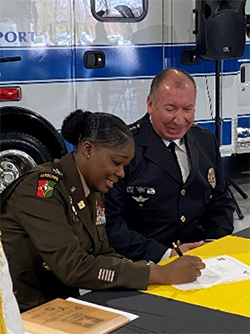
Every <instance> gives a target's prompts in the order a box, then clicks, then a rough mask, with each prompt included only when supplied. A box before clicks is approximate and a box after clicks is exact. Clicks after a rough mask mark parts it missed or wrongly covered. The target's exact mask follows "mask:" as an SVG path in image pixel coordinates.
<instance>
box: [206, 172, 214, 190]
mask: <svg viewBox="0 0 250 334" xmlns="http://www.w3.org/2000/svg"><path fill="white" fill-rule="evenodd" d="M207 178H208V182H209V184H210V185H211V187H212V188H215V186H216V177H215V171H214V168H213V167H211V168H209V170H208V175H207Z"/></svg>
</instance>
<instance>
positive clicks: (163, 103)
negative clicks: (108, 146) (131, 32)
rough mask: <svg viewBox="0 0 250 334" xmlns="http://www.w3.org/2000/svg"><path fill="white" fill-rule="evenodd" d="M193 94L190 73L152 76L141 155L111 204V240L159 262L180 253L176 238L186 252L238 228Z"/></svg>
mask: <svg viewBox="0 0 250 334" xmlns="http://www.w3.org/2000/svg"><path fill="white" fill-rule="evenodd" d="M195 98H196V85H195V81H194V80H193V78H192V77H191V76H190V75H189V74H187V73H186V72H184V71H182V70H179V69H168V70H164V71H162V72H161V73H159V74H158V75H157V76H156V77H155V79H154V80H153V81H152V84H151V90H150V94H149V95H148V98H147V108H148V113H147V114H146V115H145V116H144V117H143V118H141V119H140V120H139V121H137V122H135V123H134V124H133V125H131V130H132V133H133V136H134V140H135V156H134V158H133V160H132V161H131V162H130V164H129V165H128V166H127V167H126V169H125V178H124V179H122V180H119V182H118V183H117V184H116V185H114V187H113V189H111V190H110V192H109V193H108V194H106V204H105V207H106V216H107V224H106V229H107V233H108V237H109V241H110V244H111V245H112V246H113V247H114V248H115V249H116V251H117V252H118V253H120V254H123V255H124V256H126V257H129V258H131V259H133V260H139V259H146V260H151V261H153V262H159V261H160V260H163V259H165V258H167V257H169V256H172V255H175V254H176V253H175V251H174V250H173V249H171V248H172V243H173V242H176V241H177V240H180V241H181V243H182V245H181V246H180V247H181V250H182V251H183V252H185V251H187V250H189V249H192V248H195V247H198V246H200V245H202V244H204V240H206V239H217V238H221V237H223V236H225V235H228V234H231V233H232V231H233V211H234V206H233V202H232V199H231V197H230V195H229V193H228V185H227V182H226V179H225V174H224V169H223V162H222V160H221V156H220V152H219V147H218V145H217V142H216V138H215V136H214V135H213V133H212V132H210V131H208V130H206V129H204V128H202V127H200V126H197V125H194V124H193V121H194V112H195ZM170 143H171V144H170ZM169 145H170V147H171V146H173V145H174V152H173V154H172V153H171V151H170V147H169ZM176 156H177V162H176ZM174 157H175V158H174Z"/></svg>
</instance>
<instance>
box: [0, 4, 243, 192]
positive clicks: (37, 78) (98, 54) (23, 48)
mask: <svg viewBox="0 0 250 334" xmlns="http://www.w3.org/2000/svg"><path fill="white" fill-rule="evenodd" d="M120 3H122V4H123V5H126V6H128V7H130V8H131V9H132V11H133V16H134V18H133V19H132V20H131V19H130V18H128V19H126V18H127V17H128V16H129V12H127V11H125V12H124V11H118V10H117V9H115V6H116V5H117V4H120ZM107 8H108V11H107ZM194 9H195V1H194V0H148V1H146V0H133V1H132V0H131V1H127V0H123V1H116V0H106V1H104V0H96V1H95V0H1V11H0V52H1V53H0V58H1V63H0V89H1V96H2V100H1V102H0V108H1V122H2V125H1V130H2V133H1V153H0V158H1V162H0V177H1V181H0V191H1V189H4V187H6V185H8V184H9V183H10V182H12V180H13V179H15V178H16V177H17V176H19V175H20V174H21V173H22V172H24V171H25V170H27V169H29V168H30V167H32V165H35V164H37V163H41V162H43V161H48V160H51V159H54V158H59V157H60V156H61V155H62V154H64V153H65V152H66V151H67V149H70V146H69V145H67V149H66V147H65V146H64V143H63V142H62V139H61V137H60V136H59V135H58V131H60V128H61V125H62V120H63V119H64V117H65V116H66V115H68V114H69V113H70V112H71V111H73V110H75V109H76V108H81V109H85V110H90V111H105V112H110V113H113V114H116V115H118V116H120V117H121V118H122V119H123V120H124V121H125V122H126V123H128V124H129V123H132V122H133V121H135V120H136V119H138V118H139V117H141V116H142V115H143V114H144V113H145V112H146V97H147V94H148V93H149V85H150V82H151V80H152V78H153V77H154V76H155V75H156V74H157V73H158V72H160V71H161V70H162V69H164V68H168V67H179V68H182V69H184V70H186V71H187V72H189V73H190V74H191V75H192V76H193V77H194V78H195V80H196V83H197V103H196V113H195V120H196V122H197V123H199V124H200V125H203V126H205V127H207V128H209V129H211V130H212V131H214V127H215V116H216V110H215V109H216V108H215V95H216V92H215V78H216V73H215V61H214V60H204V59H202V58H200V59H198V60H197V62H195V63H193V64H192V63H191V64H188V65H185V64H183V61H182V59H181V54H182V52H183V50H186V49H187V50H188V49H191V50H193V49H195V35H194V33H193V31H194V29H195V19H194V13H193V10H194ZM105 10H106V13H108V14H109V15H106V14H105V15H103V16H98V15H101V14H99V13H100V11H103V12H104V11H105ZM103 12H102V13H103ZM246 13H247V14H250V0H248V1H247V3H246ZM93 64H94V65H93ZM92 65H93V66H92ZM220 66H221V68H220V85H221V87H220V88H221V90H220V91H221V96H220V109H221V110H220V117H221V152H222V155H231V154H236V153H243V152H250V131H249V129H250V40H249V37H246V45H245V51H244V54H243V55H242V56H241V57H240V58H237V59H227V60H221V61H220ZM12 88H13V89H14V90H12ZM8 96H10V98H8ZM55 132H57V134H55ZM242 133H243V135H242ZM2 135H3V138H2ZM18 136H20V137H21V139H20V140H19V138H18ZM27 137H28V138H29V139H28V140H26V139H25V138H27ZM20 142H21V146H20ZM34 142H35V143H34ZM30 146H32V150H29V148H30ZM39 152H40V153H39ZM41 152H42V153H41ZM26 155H27V156H26ZM13 156H14V157H15V158H14V159H13Z"/></svg>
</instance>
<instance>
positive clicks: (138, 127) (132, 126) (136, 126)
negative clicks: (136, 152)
mask: <svg viewBox="0 0 250 334" xmlns="http://www.w3.org/2000/svg"><path fill="white" fill-rule="evenodd" d="M140 127H141V124H140V123H136V124H132V125H131V126H130V128H129V130H130V131H131V132H132V133H133V134H134V133H135V132H136V130H137V131H138V130H139V129H140Z"/></svg>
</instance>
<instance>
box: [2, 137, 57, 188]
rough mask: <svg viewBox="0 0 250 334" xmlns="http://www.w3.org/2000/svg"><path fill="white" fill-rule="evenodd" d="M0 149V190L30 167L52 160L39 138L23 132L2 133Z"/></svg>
mask: <svg viewBox="0 0 250 334" xmlns="http://www.w3.org/2000/svg"><path fill="white" fill-rule="evenodd" d="M0 149H1V152H0V192H2V191H3V190H4V189H5V188H6V187H7V186H8V185H9V184H10V183H11V182H13V181H14V180H15V179H17V178H18V177H19V176H20V175H22V174H23V173H25V172H27V171H28V170H30V169H31V168H32V167H34V166H36V165H38V164H41V163H44V162H47V161H52V160H53V157H52V156H51V154H50V152H49V150H48V149H47V147H46V146H45V145H44V144H43V143H42V142H41V141H40V140H39V139H37V138H35V137H33V136H31V135H29V134H28V133H24V132H11V131H9V132H5V133H2V134H1V137H0Z"/></svg>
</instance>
